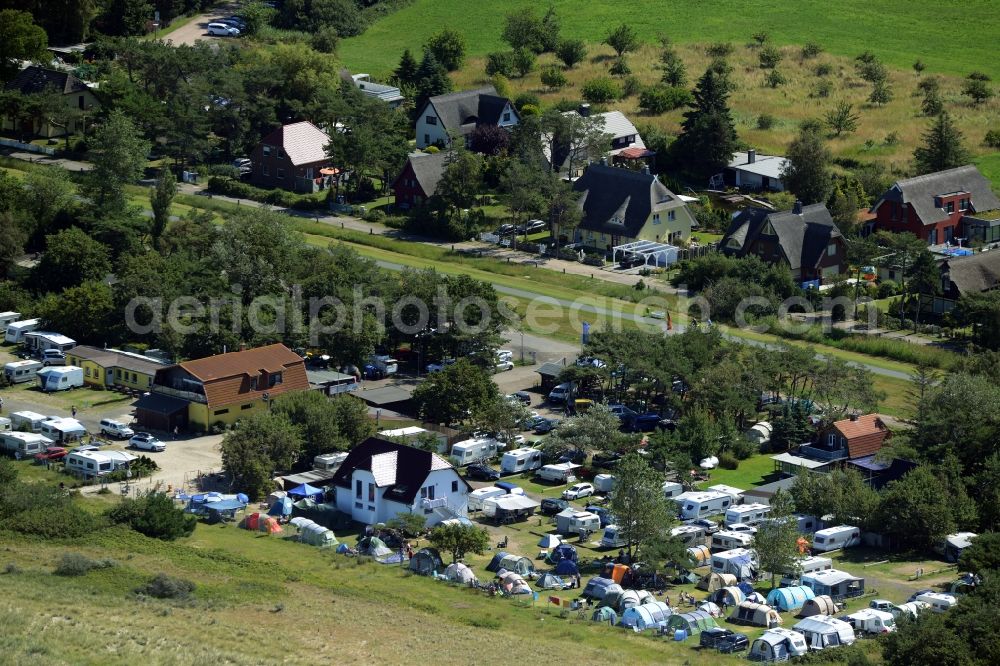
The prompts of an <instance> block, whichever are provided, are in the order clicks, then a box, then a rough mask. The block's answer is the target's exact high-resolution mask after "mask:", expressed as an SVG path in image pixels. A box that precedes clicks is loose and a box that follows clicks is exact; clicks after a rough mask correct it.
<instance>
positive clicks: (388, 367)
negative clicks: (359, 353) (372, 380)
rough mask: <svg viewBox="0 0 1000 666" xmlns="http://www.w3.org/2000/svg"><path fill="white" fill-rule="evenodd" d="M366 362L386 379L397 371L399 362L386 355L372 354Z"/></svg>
mask: <svg viewBox="0 0 1000 666" xmlns="http://www.w3.org/2000/svg"><path fill="white" fill-rule="evenodd" d="M368 362H369V363H371V364H372V365H374V366H375V367H376V368H378V369H379V370H380V371H381V372H382V374H383V375H384V376H386V377H388V376H389V375H394V374H396V373H397V372H398V371H399V361H397V360H396V359H394V358H393V357H391V356H389V355H388V354H373V355H372V357H371V358H370V359H369V361H368Z"/></svg>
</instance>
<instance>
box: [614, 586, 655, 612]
mask: <svg viewBox="0 0 1000 666" xmlns="http://www.w3.org/2000/svg"><path fill="white" fill-rule="evenodd" d="M653 601H656V599H655V598H654V597H653V595H652V594H650V593H649V592H647V591H646V590H625V591H624V592H622V594H621V596H620V597H619V598H618V600H617V603H616V604H615V608H616V609H617V610H618V612H619V613H624V612H625V610H626V609H629V608H632V607H634V606H642V605H643V604H645V603H650V602H653Z"/></svg>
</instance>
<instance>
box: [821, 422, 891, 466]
mask: <svg viewBox="0 0 1000 666" xmlns="http://www.w3.org/2000/svg"><path fill="white" fill-rule="evenodd" d="M833 427H834V428H836V429H837V430H838V431H839V432H840V434H841V435H843V436H844V438H845V439H846V440H847V457H848V458H850V459H852V460H853V459H855V458H862V457H864V456H870V455H872V454H873V453H875V452H877V451H878V450H879V449H881V448H882V443H883V442H885V439H886V437H888V436H889V429H888V428H887V427H886V425H885V423H883V422H882V419H880V418H879V417H878V414H865V415H864V416H859V417H857V420H851V419H844V420H842V421H835V422H834V424H833Z"/></svg>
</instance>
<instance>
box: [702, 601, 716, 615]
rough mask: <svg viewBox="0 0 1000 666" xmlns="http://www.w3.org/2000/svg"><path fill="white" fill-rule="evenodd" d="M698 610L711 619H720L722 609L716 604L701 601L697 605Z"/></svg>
mask: <svg viewBox="0 0 1000 666" xmlns="http://www.w3.org/2000/svg"><path fill="white" fill-rule="evenodd" d="M698 610H700V611H705V612H706V613H708V614H709V615H711V616H712V617H722V609H721V608H719V605H718V604H716V603H714V602H712V601H703V602H702V603H701V604H699V605H698Z"/></svg>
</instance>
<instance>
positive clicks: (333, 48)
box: [310, 25, 340, 55]
mask: <svg viewBox="0 0 1000 666" xmlns="http://www.w3.org/2000/svg"><path fill="white" fill-rule="evenodd" d="M338 41H340V37H339V36H338V35H337V30H336V28H334V27H332V26H329V25H325V26H323V27H322V28H320V29H319V30H317V31H316V34H314V35H313V36H312V39H311V40H310V43H311V45H312V47H313V50H315V51H319V52H320V53H326V54H331V55H332V54H334V53H336V52H337V42H338Z"/></svg>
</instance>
